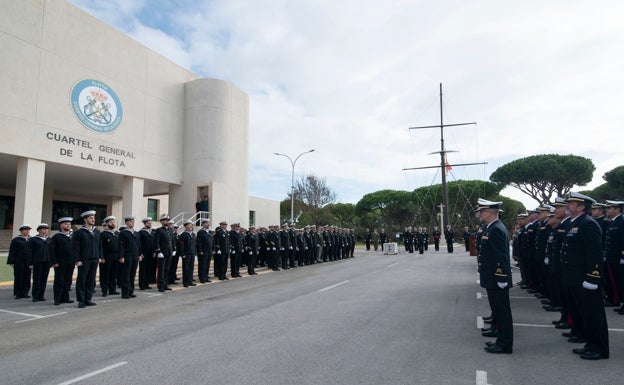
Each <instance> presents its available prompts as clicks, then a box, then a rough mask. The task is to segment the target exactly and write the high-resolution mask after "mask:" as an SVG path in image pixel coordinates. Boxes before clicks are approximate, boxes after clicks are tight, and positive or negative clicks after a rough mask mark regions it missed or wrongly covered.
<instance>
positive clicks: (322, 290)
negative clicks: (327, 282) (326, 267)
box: [318, 280, 349, 293]
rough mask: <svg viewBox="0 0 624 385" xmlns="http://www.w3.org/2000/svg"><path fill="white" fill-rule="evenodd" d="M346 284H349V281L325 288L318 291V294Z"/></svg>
mask: <svg viewBox="0 0 624 385" xmlns="http://www.w3.org/2000/svg"><path fill="white" fill-rule="evenodd" d="M347 282H349V281H348V280H347V281H342V282H340V283H337V284H335V285H331V286H327V287H326V288H323V289H321V290H319V291H318V292H319V293H322V292H324V291H326V290H329V289H333V288H335V287H338V286H340V285H344V284H345V283H347Z"/></svg>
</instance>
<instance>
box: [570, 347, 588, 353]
mask: <svg viewBox="0 0 624 385" xmlns="http://www.w3.org/2000/svg"><path fill="white" fill-rule="evenodd" d="M588 351H589V350H588V349H587V348H574V349H572V353H574V354H585V353H587V352H588Z"/></svg>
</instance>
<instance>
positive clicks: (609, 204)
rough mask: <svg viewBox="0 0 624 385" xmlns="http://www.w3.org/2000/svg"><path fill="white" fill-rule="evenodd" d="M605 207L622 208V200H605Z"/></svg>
mask: <svg viewBox="0 0 624 385" xmlns="http://www.w3.org/2000/svg"><path fill="white" fill-rule="evenodd" d="M605 202H607V205H606V206H607V207H619V208H620V210H624V201H610V200H607V201H605Z"/></svg>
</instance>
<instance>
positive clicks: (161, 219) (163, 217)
mask: <svg viewBox="0 0 624 385" xmlns="http://www.w3.org/2000/svg"><path fill="white" fill-rule="evenodd" d="M169 219H170V218H169V215H167V214H163V215H161V216H160V218H159V219H158V220H159V221H161V222H162V221H168V220H169Z"/></svg>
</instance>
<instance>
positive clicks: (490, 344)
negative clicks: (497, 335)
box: [485, 341, 496, 346]
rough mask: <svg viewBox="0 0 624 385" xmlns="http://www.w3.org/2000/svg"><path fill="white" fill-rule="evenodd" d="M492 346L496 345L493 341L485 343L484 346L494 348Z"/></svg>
mask: <svg viewBox="0 0 624 385" xmlns="http://www.w3.org/2000/svg"><path fill="white" fill-rule="evenodd" d="M494 345H496V342H495V341H486V342H485V346H494Z"/></svg>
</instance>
